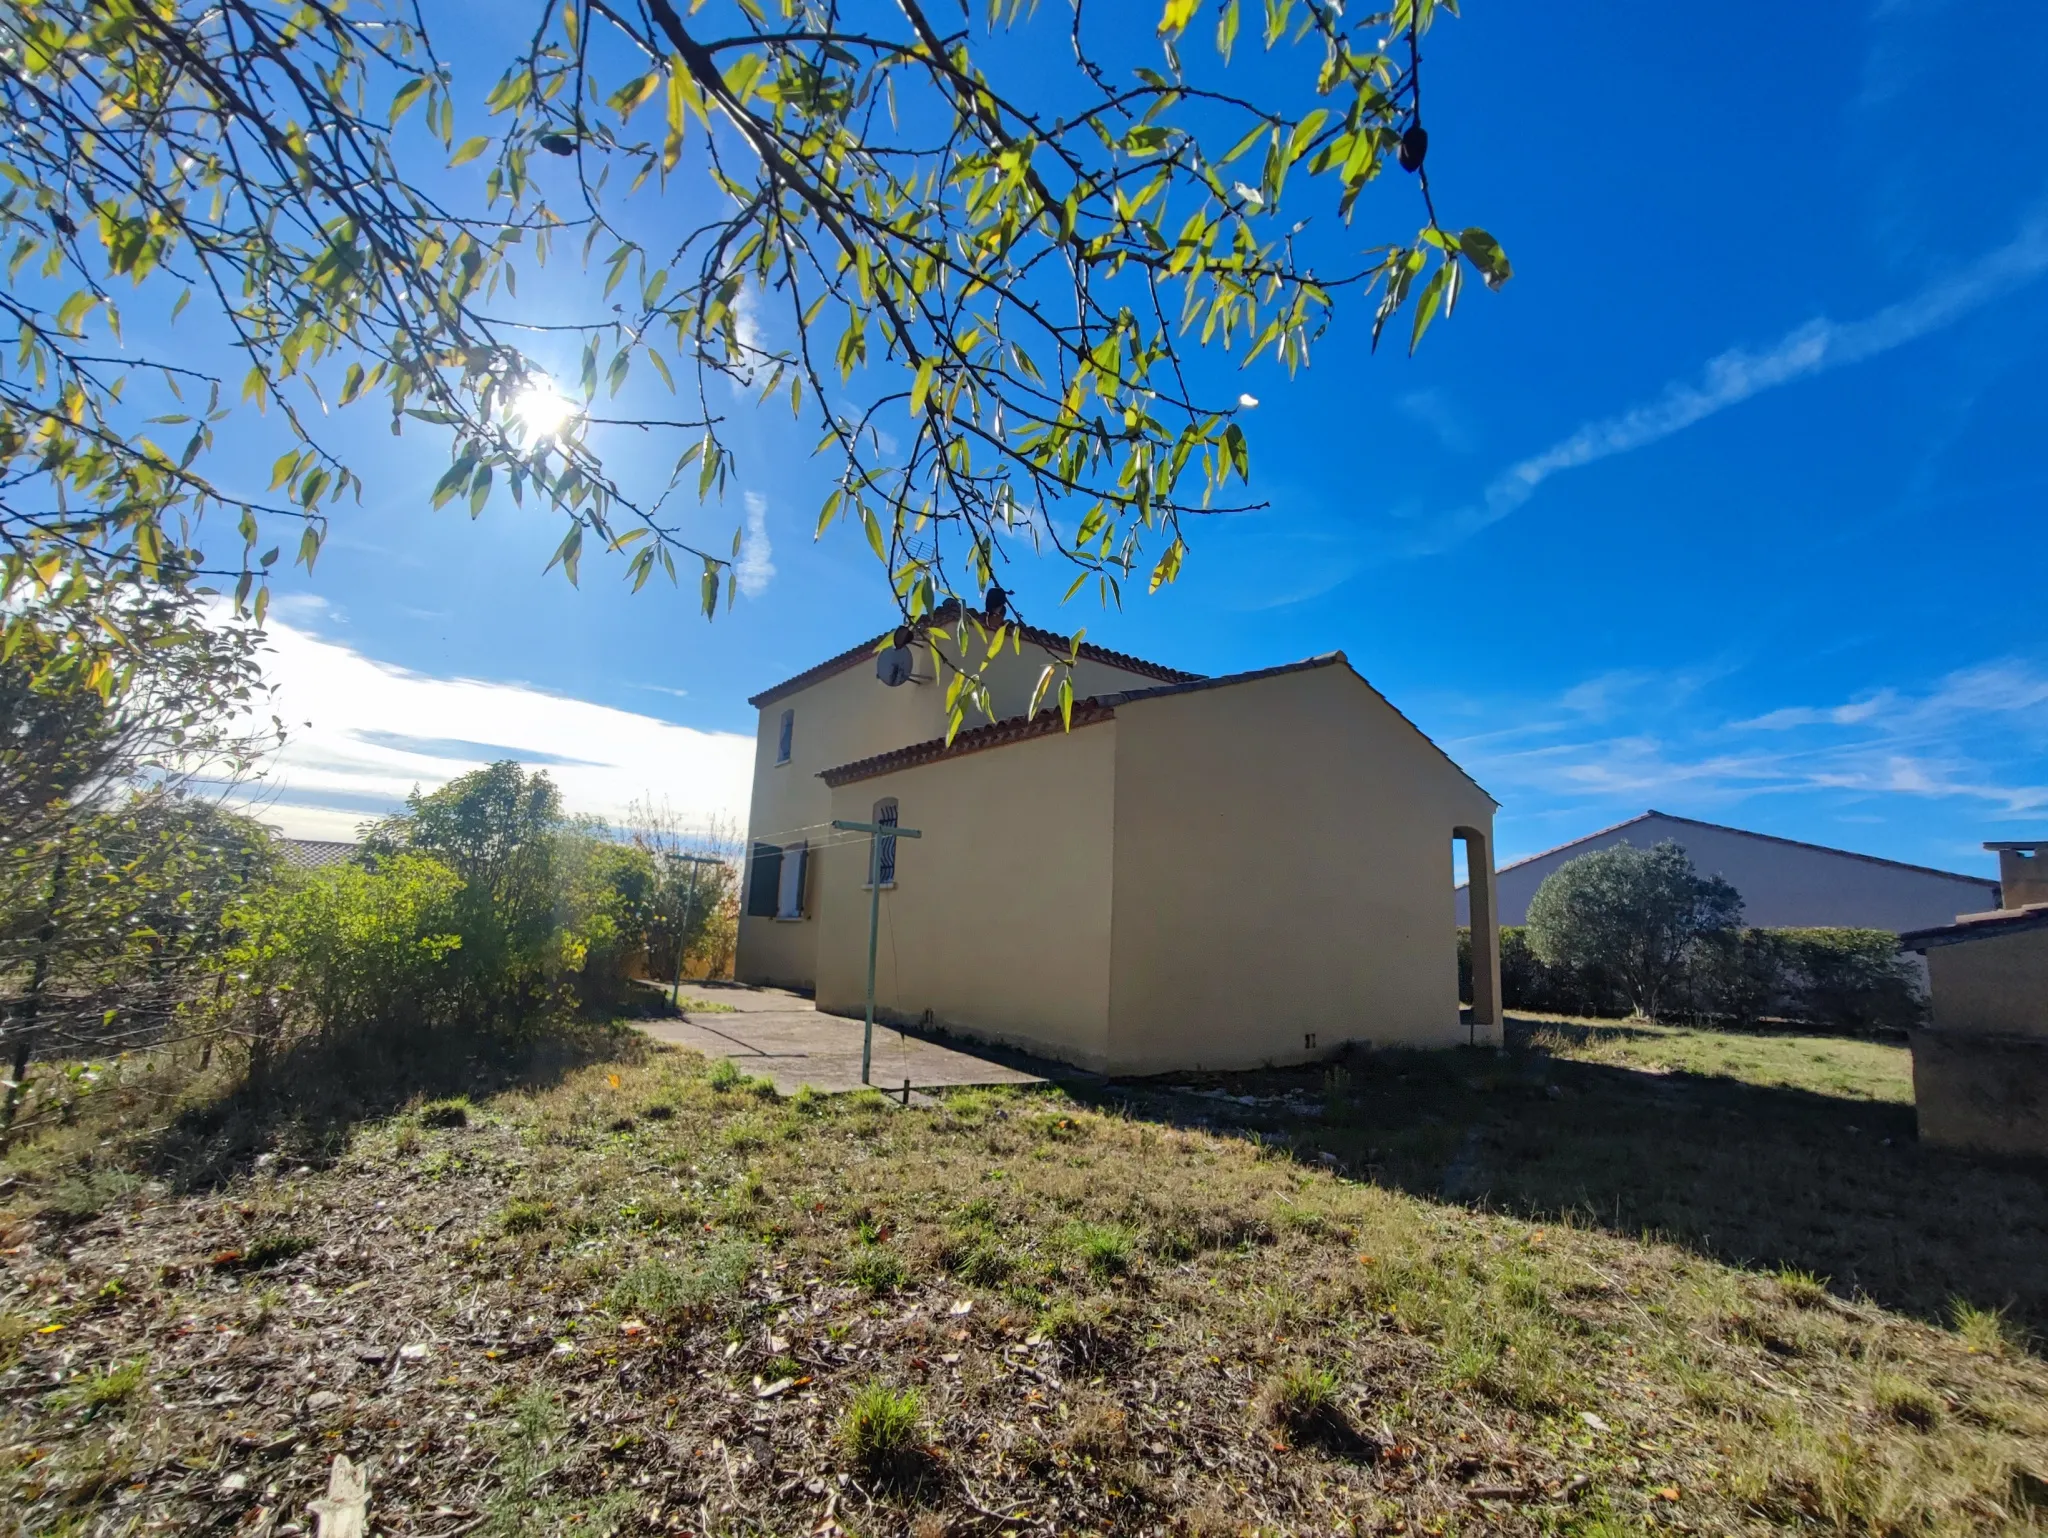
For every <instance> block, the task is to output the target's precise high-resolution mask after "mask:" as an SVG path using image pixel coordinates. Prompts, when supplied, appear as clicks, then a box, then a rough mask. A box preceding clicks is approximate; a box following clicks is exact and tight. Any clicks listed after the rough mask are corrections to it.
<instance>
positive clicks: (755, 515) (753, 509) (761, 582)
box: [733, 491, 775, 598]
mask: <svg viewBox="0 0 2048 1538" xmlns="http://www.w3.org/2000/svg"><path fill="white" fill-rule="evenodd" d="M746 503H747V527H746V532H745V533H743V534H742V535H741V536H740V557H739V563H738V564H737V565H736V566H735V567H734V568H733V575H734V576H735V577H736V578H737V579H738V581H739V588H740V591H741V592H742V593H745V594H746V595H747V596H748V597H749V598H759V597H760V596H761V595H762V594H763V593H764V592H766V591H767V590H768V580H769V578H771V577H773V576H774V575H775V562H774V561H772V560H770V559H769V557H770V556H772V555H773V554H774V553H775V547H774V546H773V545H771V544H770V543H769V542H768V499H767V498H766V497H764V496H762V495H761V494H760V493H759V492H758V491H750V492H748V493H747V496H746Z"/></svg>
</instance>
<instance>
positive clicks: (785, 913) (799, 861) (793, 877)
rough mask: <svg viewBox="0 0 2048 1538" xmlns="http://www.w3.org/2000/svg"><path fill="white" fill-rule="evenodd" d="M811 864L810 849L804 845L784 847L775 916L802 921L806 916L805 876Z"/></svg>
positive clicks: (776, 894)
mask: <svg viewBox="0 0 2048 1538" xmlns="http://www.w3.org/2000/svg"><path fill="white" fill-rule="evenodd" d="M810 863H811V852H810V849H809V848H808V847H807V846H806V845H804V844H802V843H795V844H784V845H783V846H782V871H781V880H780V881H779V882H778V883H777V886H776V893H775V916H776V917H777V918H779V919H800V918H802V917H803V916H804V874H805V872H806V870H807V869H808V868H809V866H810Z"/></svg>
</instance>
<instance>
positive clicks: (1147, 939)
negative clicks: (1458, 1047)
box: [1109, 664, 1497, 1073]
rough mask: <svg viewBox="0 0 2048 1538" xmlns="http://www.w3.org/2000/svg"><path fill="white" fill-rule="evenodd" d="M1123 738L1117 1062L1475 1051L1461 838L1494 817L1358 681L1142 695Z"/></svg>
mask: <svg viewBox="0 0 2048 1538" xmlns="http://www.w3.org/2000/svg"><path fill="white" fill-rule="evenodd" d="M1116 730H1117V747H1118V756H1117V765H1116V826H1115V839H1116V898H1115V919H1114V932H1115V946H1114V953H1113V957H1112V976H1111V987H1110V999H1111V1003H1110V1054H1109V1055H1110V1060H1111V1064H1110V1065H1111V1067H1112V1068H1114V1069H1115V1070H1116V1071H1119V1072H1127V1073H1144V1072H1156V1071H1164V1070H1168V1069H1177V1068H1189V1067H1195V1066H1200V1067H1205V1068H1241V1067H1254V1066H1257V1065H1259V1064H1261V1063H1265V1062H1274V1063H1287V1062H1300V1061H1304V1060H1311V1059H1315V1058H1319V1057H1323V1056H1327V1055H1328V1054H1329V1053H1330V1052H1331V1051H1332V1050H1333V1049H1335V1048H1336V1047H1338V1046H1339V1045H1341V1044H1342V1043H1344V1042H1346V1041H1369V1042H1373V1043H1375V1044H1379V1045H1395V1044H1401V1045H1415V1046H1449V1045H1453V1044H1457V1043H1463V1042H1465V1041H1467V1040H1468V1039H1471V1033H1470V1032H1469V1031H1468V1029H1467V1027H1465V1026H1463V1025H1461V1024H1460V1023H1459V1013H1458V982H1457V933H1456V921H1455V914H1454V907H1453V900H1452V858H1451V839H1452V830H1453V828H1454V827H1457V826H1461V825H1462V826H1468V827H1473V828H1476V829H1479V830H1481V831H1482V832H1485V833H1487V834H1489V835H1490V834H1491V832H1492V828H1493V812H1494V808H1493V803H1492V802H1491V800H1490V799H1489V798H1488V797H1487V796H1486V794H1485V792H1484V791H1482V790H1481V789H1479V787H1478V786H1476V785H1474V784H1473V783H1472V782H1471V781H1470V780H1469V779H1467V778H1466V777H1465V776H1464V775H1463V774H1462V773H1461V772H1460V771H1459V770H1458V769H1457V768H1456V766H1454V765H1453V764H1452V763H1451V762H1450V761H1449V760H1447V759H1446V758H1445V757H1444V756H1443V755H1442V754H1441V753H1439V752H1438V751H1437V749H1436V748H1434V747H1433V746H1431V744H1430V743H1429V742H1428V741H1427V740H1426V739H1425V738H1424V737H1423V736H1422V735H1421V734H1420V733H1419V732H1417V731H1416V730H1415V728H1414V727H1413V726H1411V725H1410V724H1409V723H1408V722H1407V721H1406V720H1404V719H1403V718H1402V717H1401V716H1400V715H1399V713H1398V712H1396V711H1395V710H1394V709H1393V707H1392V706H1390V705H1388V704H1387V703H1386V701H1385V700H1383V699H1382V698H1381V697H1380V696H1379V695H1378V694H1377V693H1376V692H1375V691H1373V690H1372V689H1371V688H1370V687H1369V686H1368V685H1367V684H1366V683H1365V682H1364V681H1363V680H1361V679H1360V678H1359V677H1358V676H1357V675H1356V674H1355V673H1353V672H1352V671H1351V670H1350V669H1349V668H1348V667H1346V666H1343V665H1342V664H1338V665H1334V666H1329V667H1321V668H1315V669H1311V670H1306V671H1301V672H1294V673H1286V674H1280V675H1277V676H1274V677H1269V678H1265V679H1259V680H1252V681H1248V682H1243V683H1238V684H1232V685H1227V686H1224V687H1219V688H1214V689H1206V690H1198V691H1191V692H1187V693H1182V694H1175V695H1169V696H1165V697H1162V698H1157V699H1152V700H1144V701H1139V702H1136V703H1133V704H1129V705H1123V706H1119V707H1118V709H1117V717H1116ZM1310 1033H1313V1035H1314V1037H1315V1045H1314V1046H1313V1047H1311V1046H1308V1045H1307V1044H1306V1040H1305V1038H1306V1037H1307V1036H1308V1035H1309V1034H1310ZM1481 1039H1484V1037H1483V1036H1482V1038H1481ZM1496 1039H1497V1038H1496Z"/></svg>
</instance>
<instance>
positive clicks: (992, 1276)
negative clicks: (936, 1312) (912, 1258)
mask: <svg viewBox="0 0 2048 1538" xmlns="http://www.w3.org/2000/svg"><path fill="white" fill-rule="evenodd" d="M1014 1266H1015V1262H1013V1261H1012V1260H1011V1259H1010V1256H1009V1254H1008V1253H1007V1252H1006V1251H1005V1250H1004V1249H1003V1247H1002V1246H1001V1245H1000V1244H997V1243H996V1242H995V1241H994V1240H993V1239H977V1240H975V1241H974V1242H973V1243H971V1244H969V1245H967V1246H966V1247H965V1248H964V1249H961V1250H959V1251H958V1252H957V1253H955V1254H953V1255H951V1256H949V1258H948V1261H947V1267H946V1269H947V1270H949V1271H951V1272H952V1273H953V1275H955V1276H957V1277H958V1278H959V1279H960V1280H961V1281H963V1282H965V1283H966V1284H967V1285H968V1286H970V1287H1000V1286H1002V1284H1003V1283H1004V1282H1005V1281H1006V1280H1008V1278H1009V1275H1010V1272H1011V1271H1012V1270H1013V1269H1014Z"/></svg>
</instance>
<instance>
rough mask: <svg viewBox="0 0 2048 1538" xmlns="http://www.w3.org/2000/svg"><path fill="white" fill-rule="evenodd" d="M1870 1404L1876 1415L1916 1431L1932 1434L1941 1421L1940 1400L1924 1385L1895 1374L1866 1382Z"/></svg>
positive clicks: (1878, 1376) (1886, 1374)
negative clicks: (1868, 1387)
mask: <svg viewBox="0 0 2048 1538" xmlns="http://www.w3.org/2000/svg"><path fill="white" fill-rule="evenodd" d="M1870 1402H1871V1404H1872V1405H1873V1406H1874V1407H1875V1408H1876V1410H1877V1413H1878V1414H1880V1415H1882V1416H1885V1417H1886V1418H1887V1419H1890V1420H1895V1421H1897V1422H1898V1423H1899V1424H1900V1425H1902V1426H1912V1427H1914V1428H1915V1429H1916V1430H1920V1431H1932V1430H1933V1429H1934V1427H1935V1424H1936V1422H1938V1421H1939V1420H1940V1419H1941V1411H1942V1403H1941V1400H1940V1399H1939V1398H1938V1397H1936V1396H1935V1394H1934V1393H1933V1392H1932V1391H1931V1390H1929V1389H1928V1388H1927V1387H1926V1386H1925V1385H1924V1384H1920V1383H1915V1382H1914V1381H1913V1380H1912V1379H1911V1378H1902V1377H1900V1376H1899V1375H1898V1374H1896V1373H1879V1374H1878V1375H1877V1376H1876V1377H1874V1378H1872V1379H1871V1380H1870Z"/></svg>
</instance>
